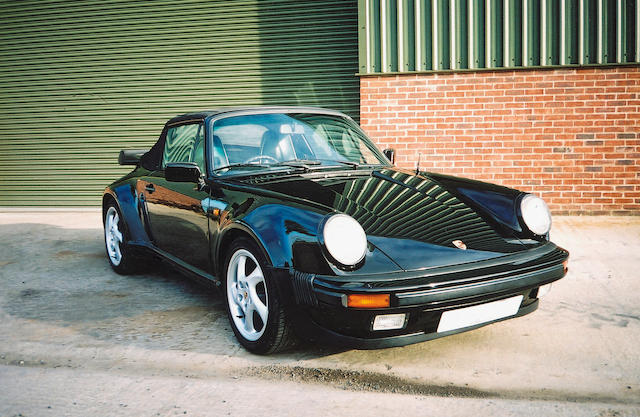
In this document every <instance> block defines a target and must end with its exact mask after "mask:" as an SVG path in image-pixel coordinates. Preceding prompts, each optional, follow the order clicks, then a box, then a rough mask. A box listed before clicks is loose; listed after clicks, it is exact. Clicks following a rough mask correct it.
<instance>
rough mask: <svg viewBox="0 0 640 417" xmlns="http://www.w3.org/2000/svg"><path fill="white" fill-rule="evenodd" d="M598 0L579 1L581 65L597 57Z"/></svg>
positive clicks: (595, 60)
mask: <svg viewBox="0 0 640 417" xmlns="http://www.w3.org/2000/svg"><path fill="white" fill-rule="evenodd" d="M597 1H598V0H583V1H581V2H580V3H579V21H580V30H579V32H580V41H579V45H580V51H579V61H578V62H579V63H580V64H581V65H585V64H593V63H595V62H597V57H598V24H597V22H598V5H597Z"/></svg>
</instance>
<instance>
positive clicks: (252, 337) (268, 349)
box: [222, 238, 297, 355]
mask: <svg viewBox="0 0 640 417" xmlns="http://www.w3.org/2000/svg"><path fill="white" fill-rule="evenodd" d="M226 253H227V256H226V258H225V262H224V266H223V270H222V278H223V280H222V281H223V290H224V296H225V300H226V304H225V305H226V309H227V315H228V317H229V322H230V323H231V328H232V329H233V333H234V334H235V336H236V338H237V339H238V341H239V342H240V344H241V345H242V346H244V348H245V349H247V350H248V351H249V352H252V353H255V354H260V355H266V354H270V353H275V352H281V351H283V350H286V349H288V348H291V347H292V346H294V345H295V342H296V340H297V338H296V337H295V334H294V332H293V328H292V326H291V323H290V320H289V319H288V318H287V312H286V311H285V308H284V307H283V305H282V302H281V300H280V299H279V296H278V291H277V288H276V284H275V282H274V279H273V278H272V277H271V276H270V275H269V272H268V270H267V269H266V268H265V267H266V266H268V265H269V263H268V261H267V259H266V258H265V256H264V255H263V253H262V251H261V250H260V249H259V248H258V246H257V245H256V244H255V243H254V242H253V241H252V240H249V239H245V238H239V239H236V240H235V241H234V242H233V243H232V244H231V246H230V248H229V250H227V251H226ZM247 254H249V255H247ZM242 257H244V258H245V264H244V265H245V273H244V275H245V277H247V279H249V278H251V277H252V276H255V277H257V276H258V275H259V274H258V275H256V274H254V273H255V272H256V271H257V268H254V265H255V266H257V267H259V269H260V271H261V272H262V281H261V282H258V283H257V284H255V285H253V289H251V288H249V287H251V286H252V284H251V283H250V282H249V281H247V282H245V284H246V285H247V286H246V287H244V288H242V289H240V288H241V285H242V283H241V282H240V281H242V278H241V277H240V278H239V277H238V275H239V273H238V272H237V271H238V270H239V269H240V266H239V265H240V262H242V261H241V260H240V258H242ZM232 264H233V268H234V269H235V270H236V272H234V270H233V269H231V270H230V266H231V265H232ZM246 271H249V273H248V274H247V273H246ZM259 279H260V278H256V279H255V280H256V281H259ZM234 287H235V290H236V291H235V293H234V290H233V288H234ZM252 291H253V293H254V294H255V296H257V297H258V298H259V301H257V302H253V301H252V298H253V297H252V296H251V295H250V294H251V293H252ZM233 294H235V295H236V299H233V298H234V295H233ZM260 302H261V303H262V304H263V305H260ZM246 304H252V305H253V308H254V309H253V310H252V309H251V306H249V307H246ZM243 305H245V307H246V309H244V310H243ZM265 306H266V311H267V316H266V323H265V322H264V321H263V319H262V317H263V315H261V314H260V312H259V311H258V310H260V309H262V311H264V307H265ZM247 311H250V314H251V317H252V318H251V320H250V321H251V325H250V326H249V327H250V329H247V326H246V325H244V326H243V324H246V322H247V320H248V315H247V314H246V313H247ZM243 315H244V316H243ZM256 322H257V325H256Z"/></svg>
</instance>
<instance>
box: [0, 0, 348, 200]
mask: <svg viewBox="0 0 640 417" xmlns="http://www.w3.org/2000/svg"><path fill="white" fill-rule="evenodd" d="M357 22H358V9H357V3H356V1H355V0H354V1H345V0H318V1H293V0H282V1H271V0H253V1H249V0H230V1H221V0H220V1H194V0H181V1H173V2H170V1H160V0H146V1H120V0H99V1H50V0H36V1H19V2H15V1H1V2H0V44H1V45H2V48H0V111H1V113H2V121H0V206H95V205H98V204H99V202H100V196H101V193H102V190H103V189H104V187H105V186H106V185H107V184H108V183H109V182H111V181H112V180H114V179H115V178H117V177H118V176H120V175H122V174H124V173H126V172H127V171H128V170H127V169H126V168H122V167H119V166H118V165H117V156H118V152H119V150H120V149H121V148H127V147H148V146H150V145H151V144H152V143H153V142H154V141H155V140H156V138H157V136H158V134H159V133H160V130H161V128H162V125H163V124H164V122H165V121H166V120H167V119H168V118H169V117H172V116H174V115H177V114H181V113H185V112H189V111H194V110H203V109H209V108H214V107H218V106H235V105H260V104H278V105H296V104H300V105H314V106H322V107H330V108H335V109H338V110H341V111H344V112H346V113H348V114H349V115H351V116H353V117H355V118H357V117H358V109H359V81H358V79H357V77H356V76H355V73H356V72H357V71H358V56H357V55H358V46H357V45H358V27H357V24H358V23H357Z"/></svg>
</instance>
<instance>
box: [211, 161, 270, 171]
mask: <svg viewBox="0 0 640 417" xmlns="http://www.w3.org/2000/svg"><path fill="white" fill-rule="evenodd" d="M270 166H272V164H258V163H251V164H245V163H239V164H230V165H225V166H223V167H220V168H215V169H214V170H212V171H211V172H216V171H222V170H223V169H227V170H229V169H233V168H269V167H270Z"/></svg>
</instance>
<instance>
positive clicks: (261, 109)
mask: <svg viewBox="0 0 640 417" xmlns="http://www.w3.org/2000/svg"><path fill="white" fill-rule="evenodd" d="M227 113H237V114H238V115H246V114H252V113H256V114H258V113H319V114H330V115H335V116H342V117H348V116H347V115H345V114H344V113H341V112H339V111H336V110H330V109H323V108H321V107H305V106H247V107H222V108H218V109H213V110H204V111H200V112H193V113H185V114H182V115H180V116H176V117H173V118H171V119H169V121H168V122H167V124H168V125H171V124H174V123H180V122H184V121H187V120H204V119H206V118H209V117H215V116H218V115H221V114H227Z"/></svg>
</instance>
